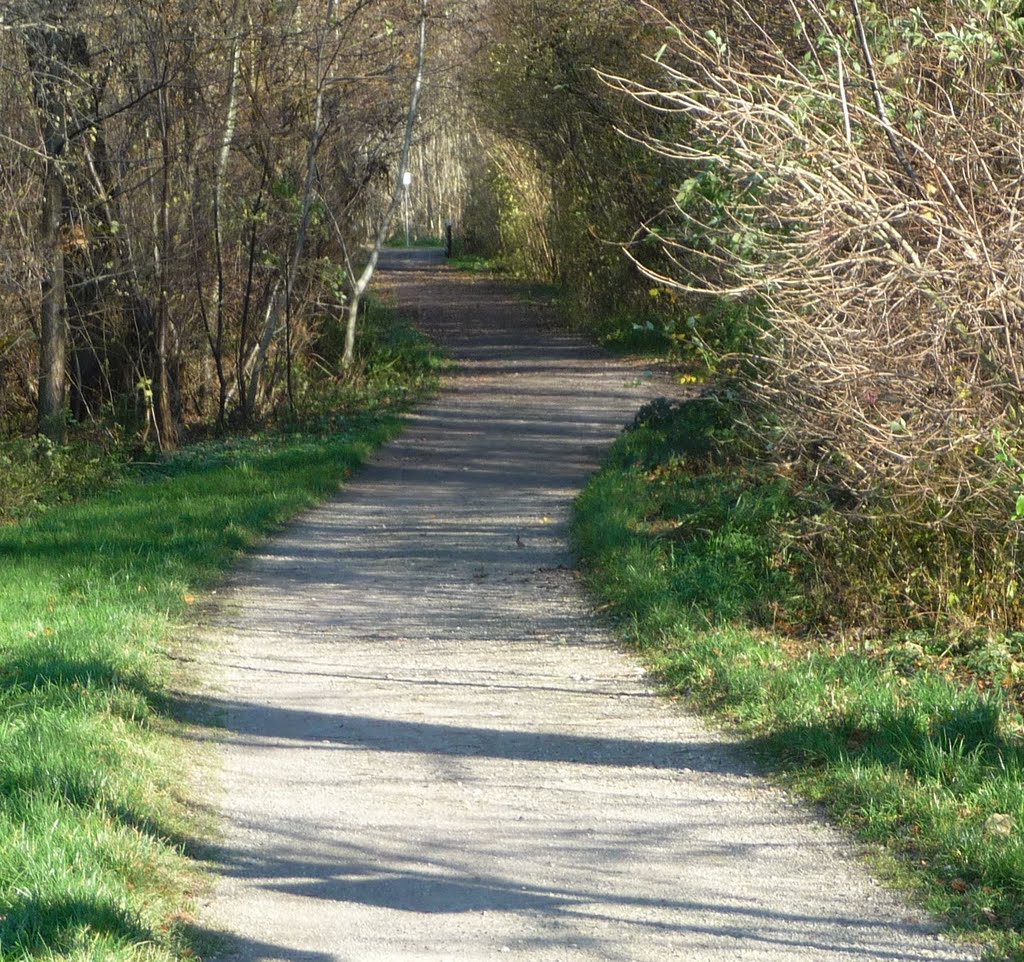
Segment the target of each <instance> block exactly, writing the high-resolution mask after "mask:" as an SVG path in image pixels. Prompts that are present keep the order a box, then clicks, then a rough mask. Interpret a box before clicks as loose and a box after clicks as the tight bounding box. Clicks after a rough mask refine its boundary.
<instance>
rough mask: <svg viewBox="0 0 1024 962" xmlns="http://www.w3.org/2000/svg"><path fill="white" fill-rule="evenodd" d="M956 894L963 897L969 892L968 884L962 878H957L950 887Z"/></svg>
mask: <svg viewBox="0 0 1024 962" xmlns="http://www.w3.org/2000/svg"><path fill="white" fill-rule="evenodd" d="M949 887H950V888H951V889H952V890H953V891H954V892H957V893H959V894H960V895H963V894H964V892H966V891H967V883H966V882H965V881H964V880H963V879H962V878H955V879H953V881H952V882H951V883H950V886H949Z"/></svg>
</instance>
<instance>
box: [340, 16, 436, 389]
mask: <svg viewBox="0 0 1024 962" xmlns="http://www.w3.org/2000/svg"><path fill="white" fill-rule="evenodd" d="M426 63H427V0H420V43H419V61H418V63H417V66H416V80H415V82H414V83H413V86H412V96H411V97H410V98H409V113H408V116H407V117H406V121H405V141H404V142H403V144H402V162H401V165H400V166H399V176H398V181H397V184H396V187H395V192H394V194H393V195H392V197H391V203H390V204H389V205H388V208H387V210H386V211H385V212H384V216H383V217H382V218H381V221H380V224H379V225H378V226H377V236H376V237H375V238H374V242H373V250H371V251H370V259H369V260H368V261H367V263H366V267H364V268H363V272H362V274H360V275H359V277H358V279H357V280H356V281H355V283H354V284H353V286H352V296H351V297H350V298H349V302H348V318H347V322H346V325H345V353H344V354H343V355H342V358H341V367H342V370H343V371H347V370H349V368H351V367H352V363H353V361H355V356H356V325H357V324H358V322H359V308H360V306H361V304H362V300H363V295H364V294H365V293H366V289H367V288H368V287H369V286H370V281H372V280H373V274H374V272H375V271H376V270H377V261H378V260H380V252H381V248H383V247H384V241H385V240H387V236H388V231H389V230H390V229H391V222H392V221H393V220H394V217H395V211H396V210H398V205H399V204H400V203H401V200H402V196H403V194H404V193H405V189H406V188H405V184H404V177H405V172H406V171H407V170H408V169H409V155H410V153H411V151H412V135H413V131H414V130H415V129H416V115H417V112H418V111H419V104H420V93H421V91H422V90H423V74H424V71H425V69H426Z"/></svg>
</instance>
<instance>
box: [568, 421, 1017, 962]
mask: <svg viewBox="0 0 1024 962" xmlns="http://www.w3.org/2000/svg"><path fill="white" fill-rule="evenodd" d="M716 417H717V415H716V414H715V412H714V410H713V409H712V408H711V407H710V406H709V405H707V404H706V403H705V402H700V401H698V402H692V403H689V404H685V405H683V406H682V408H681V409H680V410H679V411H676V412H669V411H665V410H663V411H661V412H653V416H651V417H649V418H647V419H646V423H644V424H642V425H641V426H639V427H638V428H637V429H636V430H632V431H630V432H627V433H626V434H624V435H623V437H622V438H621V439H620V441H619V442H618V443H617V445H616V446H615V448H614V450H613V452H612V454H611V457H610V459H609V461H608V463H607V465H606V467H605V468H604V469H603V471H602V472H601V473H600V474H599V475H598V476H596V477H595V478H594V479H593V481H592V482H591V484H590V485H589V487H588V488H587V490H586V491H585V492H584V493H583V494H582V495H581V497H580V499H579V501H578V504H577V513H576V520H575V523H574V538H575V543H576V548H577V551H578V554H579V556H580V558H581V560H582V563H583V566H584V569H585V571H586V573H587V578H588V580H589V583H590V585H591V587H592V589H593V590H594V591H595V593H596V594H597V595H598V596H599V597H600V598H602V599H603V600H604V601H606V602H607V603H609V604H610V605H611V606H612V607H613V609H614V610H615V611H616V612H617V614H618V616H619V617H620V619H621V623H622V626H623V629H624V630H625V631H626V633H627V634H628V636H629V638H630V640H631V641H632V643H633V644H635V645H636V646H637V647H638V648H639V649H640V650H641V651H642V652H643V654H644V656H645V657H646V659H647V661H648V662H649V664H650V665H652V666H653V667H654V668H655V669H656V671H657V672H658V673H659V675H660V677H661V678H662V679H663V680H664V683H665V685H666V686H667V688H668V689H670V690H671V691H673V692H675V693H679V694H682V695H684V696H685V697H686V698H687V699H689V700H691V701H692V702H693V703H694V704H696V705H698V706H700V707H702V708H704V709H707V710H710V711H713V712H715V713H716V714H718V715H719V716H720V717H724V718H726V719H728V720H729V721H730V722H731V723H734V724H736V725H738V726H739V728H740V729H741V730H742V731H743V732H744V733H746V735H747V736H748V737H749V741H750V744H751V746H752V747H753V748H754V749H755V750H757V751H758V752H759V753H760V754H762V756H763V757H764V758H765V759H766V760H767V761H768V762H769V764H770V765H772V766H773V767H774V768H775V769H776V770H777V771H780V772H783V773H785V777H786V778H787V779H788V780H789V781H791V782H792V783H793V784H794V785H795V786H796V787H798V788H799V789H800V790H801V791H802V792H803V793H804V794H805V795H806V796H807V797H809V798H811V799H813V800H815V801H819V802H822V803H824V804H825V805H826V806H827V807H828V808H829V810H830V811H831V812H832V813H833V814H834V816H835V817H836V818H837V819H838V820H839V821H840V822H841V823H843V824H845V825H847V826H850V827H852V828H853V829H855V830H856V831H857V832H858V833H859V834H860V835H861V836H862V837H863V838H866V839H869V840H871V841H874V842H877V843H879V844H880V854H881V857H882V862H883V864H884V865H885V867H886V868H887V869H888V870H889V871H890V872H891V873H892V874H893V876H894V877H895V878H896V880H897V881H898V882H899V883H900V884H903V885H906V886H908V887H910V888H912V889H914V890H915V892H916V894H917V896H918V897H919V898H920V899H921V900H922V901H923V902H924V903H925V904H926V905H927V907H928V908H930V909H931V910H933V911H935V912H938V913H939V914H941V915H942V916H943V917H944V918H945V919H946V920H947V921H948V923H949V924H950V925H951V927H952V928H953V929H954V930H957V931H959V932H961V933H963V934H965V935H967V936H970V937H973V938H977V939H981V940H983V941H986V942H988V943H989V944H991V945H992V946H993V947H994V948H993V957H994V958H1011V959H1014V960H1018V962H1019V960H1024V743H1022V739H1021V735H1022V731H1024V729H1022V720H1021V715H1020V704H1019V702H1018V701H1017V700H1016V699H1015V698H1014V697H1013V694H1012V691H1013V688H1012V686H1010V685H1007V679H1008V678H1012V677H1013V676H1014V672H1015V671H1018V670H1019V668H1020V666H1021V665H1022V664H1024V646H1022V644H1021V639H993V640H990V641H989V642H988V643H987V647H988V649H989V653H990V654H992V652H993V651H995V650H996V649H998V651H999V652H1000V655H999V657H998V658H993V659H990V660H991V661H993V666H992V667H990V668H989V669H982V668H981V667H980V666H981V664H982V663H983V662H984V661H985V659H984V658H979V657H978V648H977V645H969V646H967V647H966V648H964V647H963V646H959V645H955V644H952V643H950V642H949V640H946V641H945V642H944V643H942V642H941V640H937V639H932V640H928V641H926V640H924V639H919V638H908V637H904V638H892V639H887V640H884V641H878V640H875V641H872V642H870V643H867V642H851V641H850V640H849V639H839V638H827V637H826V638H819V639H813V638H808V637H807V636H806V635H804V636H801V635H797V634H796V633H793V632H787V631H786V630H785V625H786V623H787V615H788V614H789V613H793V612H799V609H800V606H801V604H802V598H803V596H804V592H805V591H807V590H808V584H809V577H808V575H809V572H807V571H805V570H804V569H803V567H802V564H801V559H800V557H799V555H798V553H796V552H795V551H794V550H793V549H792V548H791V547H787V545H786V543H785V542H784V541H782V540H780V538H779V536H778V532H779V531H780V530H781V529H782V526H783V523H784V522H786V521H788V520H791V519H792V518H794V517H795V516H798V515H800V514H803V513H808V512H817V511H819V510H825V509H824V508H821V507H820V506H817V505H814V504H808V503H804V502H801V501H799V500H797V499H796V498H794V497H793V495H792V494H791V493H790V491H789V489H788V486H787V484H786V482H785V480H784V479H779V478H772V477H767V476H758V475H756V474H750V473H745V472H744V471H743V470H742V469H741V468H740V467H739V466H738V465H735V464H730V463H725V462H724V461H723V460H722V459H721V457H719V456H716V454H715V445H714V444H713V441H712V439H713V436H714V434H715V432H716V430H719V431H720V430H721V429H722V425H720V424H716V420H715V419H716ZM940 647H941V650H939V649H940ZM996 662H997V663H998V664H995V663H996ZM1014 666H1016V667H1014Z"/></svg>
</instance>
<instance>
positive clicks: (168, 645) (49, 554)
mask: <svg viewBox="0 0 1024 962" xmlns="http://www.w3.org/2000/svg"><path fill="white" fill-rule="evenodd" d="M376 336H377V337H378V339H379V341H380V344H379V348H380V350H379V351H378V352H377V353H376V354H375V355H374V356H373V357H371V358H369V359H368V360H367V363H366V377H365V378H364V379H363V380H362V381H361V382H360V385H359V387H358V390H359V391H360V392H361V393H360V395H359V399H358V405H355V404H353V407H355V406H358V407H360V408H362V413H361V414H358V415H356V414H349V415H346V416H344V417H338V416H337V415H336V414H335V415H333V416H330V417H329V416H328V413H329V412H328V411H327V410H326V409H325V410H324V411H322V412H319V417H318V419H317V421H316V423H317V425H318V426H319V428H320V430H316V431H310V430H309V429H308V428H307V429H306V430H305V431H301V432H300V431H296V432H292V433H279V434H264V435H261V436H258V437H250V438H237V439H233V440H230V441H227V442H219V443H216V444H212V443H211V444H206V445H202V446H198V447H195V448H191V449H189V450H186V451H184V452H182V453H181V454H180V455H178V456H177V457H175V458H173V459H170V460H166V461H161V462H159V463H156V464H152V465H150V466H148V467H146V468H144V469H135V471H134V472H133V473H131V474H129V475H128V476H127V477H122V479H121V480H120V482H118V483H115V484H114V485H113V486H108V487H107V488H106V489H105V490H103V491H101V492H100V493H98V494H96V495H94V496H92V497H87V498H83V499H80V500H78V501H77V502H75V503H72V504H58V505H55V506H51V507H50V508H49V509H48V510H46V511H44V512H42V513H38V514H36V515H35V516H34V517H30V518H27V519H25V520H23V521H22V522H21V523H18V524H8V525H7V526H5V527H0V959H3V960H4V962H23V960H30V959H31V960H35V959H47V960H56V959H67V960H81V962H86V960H88V962H115V960H116V962H127V960H133V962H134V960H154V962H162V960H171V959H182V958H188V957H191V950H190V948H189V945H188V938H189V934H188V933H189V927H188V917H187V905H188V899H189V896H190V891H191V890H192V887H193V886H194V885H195V883H196V879H197V874H196V870H195V867H194V863H193V862H192V861H191V860H190V859H189V854H190V851H191V846H192V843H191V842H190V839H191V838H192V837H193V836H194V835H195V834H196V831H195V830H196V823H195V821H194V816H193V815H192V814H191V813H190V811H189V803H188V798H187V786H185V785H183V783H182V782H183V780H182V777H181V773H182V771H183V770H187V768H185V766H186V765H187V759H183V758H182V755H183V748H182V742H181V740H180V738H176V737H175V736H176V734H178V733H179V731H180V730H179V728H178V724H179V723H178V722H177V721H176V719H175V713H174V703H173V700H172V699H171V698H170V697H169V695H168V691H169V687H168V686H169V682H170V681H171V680H172V678H173V677H174V674H175V667H174V666H175V664H176V662H175V655H176V653H177V645H176V642H175V632H176V624H179V623H180V621H181V619H182V618H183V616H184V615H185V614H186V612H187V609H188V607H189V605H190V604H192V603H194V601H195V594H196V593H197V592H199V591H200V590H202V589H203V588H204V587H205V586H208V585H210V584H211V583H212V582H213V581H214V580H215V579H216V578H217V577H218V576H219V575H220V574H221V573H222V572H223V571H224V570H225V569H226V568H228V567H229V566H230V565H231V564H232V563H233V562H235V561H236V559H237V558H238V556H239V554H240V553H241V552H242V551H244V550H245V549H247V548H249V547H250V546H252V545H253V544H255V543H257V542H258V541H259V540H261V539H262V538H263V537H264V536H265V535H266V534H267V533H268V532H269V531H271V530H272V529H273V528H274V527H275V526H277V525H279V524H281V523H282V522H283V521H285V520H287V519H288V518H289V517H291V516H292V515H294V514H295V513H296V512H298V511H299V510H301V509H302V508H305V507H307V506H309V505H311V504H313V503H314V502H316V501H319V500H322V499H323V498H325V497H327V496H329V495H331V494H332V493H333V492H334V491H336V490H337V488H338V486H339V484H340V483H342V482H343V481H344V479H345V478H346V477H347V476H349V475H350V474H351V473H352V471H353V470H354V469H355V468H356V467H357V466H358V465H359V463H360V462H361V461H362V460H363V459H364V458H365V457H366V455H367V454H368V453H369V452H370V451H372V450H373V449H374V448H375V447H376V446H377V445H378V444H380V443H381V442H383V441H385V440H387V439H388V438H390V437H392V436H393V435H394V434H395V433H396V432H397V430H398V429H399V426H400V418H399V411H400V410H401V408H402V407H404V406H407V405H408V403H409V402H411V401H412V400H415V399H416V397H417V396H421V395H422V394H423V393H424V392H425V391H427V390H428V389H429V388H430V386H431V384H432V383H434V382H435V379H436V369H437V359H436V358H435V357H434V356H432V355H431V354H430V353H429V351H427V350H426V349H425V348H424V347H423V344H422V342H421V341H419V340H417V339H416V338H414V337H410V336H409V335H408V334H407V333H401V331H400V330H399V329H398V328H393V329H390V330H389V331H388V332H382V331H378V332H377V334H376ZM402 345H404V347H402ZM371 402H372V403H371Z"/></svg>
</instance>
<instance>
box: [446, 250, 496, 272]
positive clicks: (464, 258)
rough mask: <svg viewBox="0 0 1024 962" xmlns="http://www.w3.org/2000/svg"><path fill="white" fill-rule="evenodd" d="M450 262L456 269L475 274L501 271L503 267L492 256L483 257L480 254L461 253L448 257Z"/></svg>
mask: <svg viewBox="0 0 1024 962" xmlns="http://www.w3.org/2000/svg"><path fill="white" fill-rule="evenodd" d="M448 263H449V264H450V265H451V266H452V267H454V268H455V269H456V270H460V271H469V272H471V273H474V274H495V273H501V272H502V270H503V268H502V267H501V265H500V264H499V263H498V262H497V261H496V260H495V259H494V258H491V257H481V256H480V255H478V254H459V253H456V254H455V255H454V256H452V257H450V258H449V259H448Z"/></svg>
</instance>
